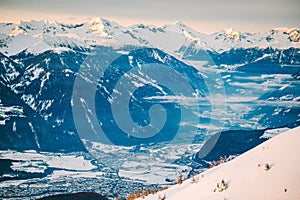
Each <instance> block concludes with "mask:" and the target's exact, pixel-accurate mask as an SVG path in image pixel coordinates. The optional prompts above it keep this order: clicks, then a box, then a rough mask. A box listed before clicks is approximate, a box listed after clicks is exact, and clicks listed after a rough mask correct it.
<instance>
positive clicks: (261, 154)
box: [145, 127, 300, 200]
mask: <svg viewBox="0 0 300 200" xmlns="http://www.w3.org/2000/svg"><path fill="white" fill-rule="evenodd" d="M299 139H300V127H297V128H294V129H291V130H288V131H286V132H284V133H281V134H280V135H278V136H275V137H274V138H272V139H270V140H268V141H266V142H264V143H262V144H260V145H259V146H257V147H255V148H254V149H252V150H250V151H248V152H246V153H244V154H242V155H241V156H239V157H237V158H235V159H234V160H232V161H229V162H226V163H223V164H221V165H219V166H217V167H213V168H212V169H209V170H207V171H205V172H203V173H201V174H199V175H197V176H195V177H194V180H192V179H189V180H186V181H184V182H183V183H182V184H181V185H175V186H173V187H171V188H170V189H168V190H165V191H161V192H159V193H157V194H155V195H149V196H148V197H147V198H145V199H159V196H160V197H164V196H165V197H166V199H168V200H178V199H298V198H299V196H300V189H299V186H300V183H299V180H300V168H299V167H298V166H299V165H300V157H299V152H300V146H299V144H298V141H299ZM222 180H224V184H222ZM192 182H193V183H192ZM218 183H219V187H218V186H217V184H218Z"/></svg>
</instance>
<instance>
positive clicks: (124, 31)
mask: <svg viewBox="0 0 300 200" xmlns="http://www.w3.org/2000/svg"><path fill="white" fill-rule="evenodd" d="M299 33H300V31H299V29H297V28H291V29H289V28H274V29H273V30H271V31H269V32H267V33H255V34H254V33H242V32H239V31H236V30H233V29H232V28H229V29H224V30H222V31H220V32H217V33H214V34H211V35H207V34H203V33H200V32H198V31H196V30H194V29H192V28H190V27H188V26H186V25H185V24H183V23H181V22H176V23H174V24H170V25H165V26H162V27H156V26H152V25H149V26H148V25H144V24H138V25H133V26H129V27H124V26H121V25H119V24H117V23H115V22H111V21H108V20H106V19H101V18H93V19H91V20H90V21H87V22H84V23H77V24H64V23H60V22H57V21H47V20H45V21H30V22H25V21H21V22H20V23H18V24H13V23H1V24H0V52H1V53H3V54H5V55H8V56H10V55H15V54H17V53H19V52H22V51H24V50H26V51H28V52H30V53H34V54H38V53H42V52H44V51H47V50H53V49H56V48H58V47H67V48H70V49H73V48H80V49H82V48H90V47H91V46H94V45H104V46H112V47H122V46H124V45H136V46H149V47H156V48H161V49H164V50H166V51H171V52H174V51H178V50H179V49H180V48H181V47H182V46H190V45H192V46H194V47H195V48H197V49H203V50H210V51H217V52H224V51H228V50H230V49H232V48H267V47H273V48H280V49H287V48H290V47H295V48H299V47H300V42H299V38H300V34H299Z"/></svg>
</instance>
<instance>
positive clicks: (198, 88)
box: [0, 47, 300, 152]
mask: <svg viewBox="0 0 300 200" xmlns="http://www.w3.org/2000/svg"><path fill="white" fill-rule="evenodd" d="M131 49H135V48H134V47H124V48H122V49H119V50H114V49H112V48H110V47H99V48H98V49H97V52H101V55H102V57H101V58H100V57H96V58H93V56H92V55H93V54H94V53H93V52H95V51H93V52H92V50H91V49H84V50H79V49H75V50H69V51H62V52H55V51H52V50H50V51H46V52H43V53H41V54H36V55H34V54H28V53H26V52H22V53H19V54H17V55H14V56H10V57H7V56H5V55H3V54H1V55H0V59H1V63H0V69H1V77H0V91H1V92H0V99H1V102H0V112H1V115H0V121H1V124H0V130H1V138H2V139H1V141H0V149H16V150H24V149H35V150H43V151H54V152H70V151H85V148H84V146H83V145H82V143H81V140H80V137H82V135H80V137H79V135H78V128H80V130H83V131H81V132H84V133H89V134H90V135H95V133H94V131H96V135H97V130H94V128H95V127H96V125H97V124H100V125H101V128H102V129H103V131H104V132H105V134H106V135H107V137H108V139H109V140H110V141H111V142H113V143H114V144H118V145H135V144H139V143H152V142H163V141H170V140H172V139H173V138H174V136H175V134H176V133H177V131H178V130H179V128H181V129H182V130H184V131H185V132H186V133H187V134H188V135H190V134H195V132H192V131H190V130H192V129H193V128H194V129H195V127H197V128H196V129H198V133H200V134H205V133H206V132H217V131H218V129H219V128H222V127H223V128H224V129H225V130H230V129H236V130H243V129H244V130H254V129H258V128H259V129H263V128H276V127H283V126H291V125H292V124H296V123H297V121H298V120H299V116H298V113H299V112H300V110H299V108H300V107H299V89H298V88H299V80H298V76H297V73H299V70H298V68H299V67H298V66H299V55H298V53H297V52H298V50H297V49H293V48H291V49H286V50H280V51H279V50H272V49H265V50H261V49H250V50H249V49H237V50H231V51H229V52H225V53H221V54H220V53H216V52H210V51H208V52H206V54H205V55H206V56H209V57H210V58H211V60H210V62H209V63H208V64H207V65H203V66H202V67H201V68H197V65H196V66H194V64H195V63H194V62H196V63H197V61H195V60H193V59H191V57H190V58H189V60H184V59H183V60H180V61H179V60H178V59H177V58H175V57H173V56H171V55H169V54H166V53H165V52H163V51H161V50H158V49H152V48H141V49H140V50H133V51H132V50H131ZM121 51H122V52H123V53H122V54H120V52H121ZM124 52H127V53H126V54H124ZM185 53H186V54H188V55H194V56H196V57H197V54H198V53H199V52H194V51H190V52H185ZM202 53H203V52H202ZM279 54H280V56H279ZM103 55H104V56H103ZM111 56H113V57H115V58H116V59H115V60H114V61H113V63H111V64H110V65H109V66H108V67H107V68H106V69H105V70H106V71H105V73H104V74H103V77H100V78H99V74H100V73H101V68H100V65H99V63H101V62H103V59H105V58H106V57H111ZM237 57H239V59H236V58H237ZM185 61H188V62H187V63H189V64H187V63H185ZM212 62H215V63H216V64H217V65H216V66H211V65H212V64H213V63H212ZM193 63H194V64H193ZM241 63H242V64H241ZM147 64H150V68H143V69H141V68H140V66H141V65H147ZM151 65H152V67H153V66H154V65H164V66H166V68H169V69H171V70H174V71H175V72H176V74H179V75H180V76H181V77H183V79H182V80H186V81H187V82H188V83H189V84H190V85H192V89H193V90H194V91H188V92H189V93H190V94H196V93H198V95H199V97H201V98H206V99H207V100H208V101H209V98H215V97H213V96H214V87H216V88H218V87H220V85H218V84H216V85H214V84H213V85H212V86H211V88H207V87H208V85H206V81H207V80H209V79H215V77H211V74H218V77H219V78H218V80H216V81H221V83H222V84H223V87H224V91H225V94H226V97H225V96H224V97H223V98H224V99H225V101H226V105H224V106H226V107H225V108H224V109H226V113H221V112H219V113H214V114H213V113H212V107H211V105H210V102H204V103H203V104H202V103H199V104H198V106H199V107H198V108H199V110H198V112H193V113H192V114H191V115H190V116H188V119H187V121H184V120H183V118H181V116H180V112H181V111H180V110H179V106H180V102H178V99H180V98H182V97H184V95H183V96H182V94H179V95H178V94H174V93H172V91H171V90H170V89H168V88H166V87H164V86H162V85H160V84H157V80H151V79H149V73H150V72H151V73H153V74H155V73H156V75H155V76H156V78H157V79H160V80H162V79H164V77H169V79H168V81H169V82H168V84H169V85H171V86H172V85H173V86H174V87H176V88H179V89H182V90H184V87H183V85H182V84H179V83H178V80H179V79H176V78H175V77H173V76H174V74H173V75H172V74H162V73H160V72H159V71H157V70H155V69H156V68H155V67H153V68H151ZM237 65H238V66H239V67H237ZM82 66H86V67H87V68H86V70H85V71H84V70H83V71H82V70H81V71H80V74H78V73H79V70H80V69H82ZM195 68H197V69H195ZM149 69H151V70H149ZM147 70H148V71H147ZM211 70H213V71H212V73H211V74H209V73H206V72H207V71H211ZM273 70H275V71H274V73H273V72H272V71H273ZM132 71H136V73H135V74H134V73H133V74H130V73H131V72H132ZM125 74H127V75H126V76H127V83H130V84H132V85H135V86H137V88H136V90H135V91H134V92H133V93H131V92H130V91H129V90H128V89H127V88H126V87H123V88H122V87H119V89H120V88H121V90H122V91H118V90H117V88H116V85H117V84H118V83H119V81H120V80H121V79H122V78H123V77H124V75H125ZM203 75H204V77H205V79H203V77H202V76H203ZM78 77H81V79H82V81H83V82H82V83H84V84H83V85H82V87H78V88H76V89H74V82H75V79H76V78H78ZM172 78H173V79H172ZM166 80H167V79H166ZM145 81H146V82H145ZM86 86H96V87H97V90H96V91H95V93H94V94H88V91H89V90H88V88H90V87H86ZM181 87H182V88H181ZM76 90H77V91H76ZM74 91H75V92H78V91H80V92H81V94H82V95H83V96H77V99H73V100H72V95H73V94H74ZM86 91H87V93H86ZM186 91H187V90H186ZM118 92H119V94H122V95H123V96H124V95H126V93H128V94H127V95H132V96H131V97H130V99H129V103H128V104H129V105H128V109H129V110H130V112H129V113H130V117H131V118H132V120H133V123H135V124H136V125H137V126H141V127H143V126H147V125H149V124H150V123H151V120H150V116H149V109H150V107H151V105H153V104H160V105H162V106H163V107H164V109H166V110H167V120H166V124H165V126H163V128H162V131H161V132H160V134H157V135H156V136H155V137H152V138H151V137H150V138H145V139H140V138H139V139H137V138H135V137H134V136H132V135H130V134H129V135H128V133H126V132H124V130H122V129H121V128H120V127H119V123H118V124H117V123H116V121H115V119H114V117H115V116H113V113H112V110H111V106H112V105H113V103H115V102H117V101H115V100H113V98H115V97H116V96H117V95H118ZM113 94H115V96H114V95H113ZM116 94H117V95H116ZM93 95H95V98H94V99H93V98H91V97H93ZM210 95H211V97H210ZM185 99H186V100H184V101H185V102H183V103H184V104H185V105H184V106H187V108H192V106H194V105H192V103H193V102H192V103H191V102H189V100H190V99H191V98H185ZM74 102H75V104H76V105H77V106H78V105H79V106H80V107H82V110H81V111H80V113H77V112H76V110H75V111H74V107H73V104H74ZM181 103H182V102H181ZM94 105H95V107H94ZM120 105H121V104H120ZM120 108H122V107H120ZM124 108H125V107H124ZM93 109H95V112H92V113H90V111H91V110H93ZM192 109H194V108H192ZM74 114H75V115H77V114H78V115H80V116H81V118H80V120H79V121H77V124H75V123H74ZM213 115H216V116H213ZM218 115H219V116H218ZM190 118H197V120H196V122H195V121H194V122H193V123H190V121H189V119H190ZM124 119H125V118H124ZM95 123H96V124H95ZM98 126H99V125H98ZM211 127H212V128H211ZM132 130H134V129H132ZM87 135H88V134H87ZM128 136H129V137H128ZM192 137H193V136H192ZM90 138H93V139H97V137H93V136H92V137H90ZM90 138H87V139H90ZM200 138H203V137H200ZM100 142H101V141H100ZM195 142H197V141H195ZM198 142H199V141H198ZM200 142H201V141H200Z"/></svg>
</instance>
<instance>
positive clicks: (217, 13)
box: [0, 0, 300, 33]
mask: <svg viewBox="0 0 300 200" xmlns="http://www.w3.org/2000/svg"><path fill="white" fill-rule="evenodd" d="M92 17H101V18H105V19H108V20H112V21H115V22H117V23H119V24H122V25H127V26H128V25H132V24H139V23H143V24H152V25H156V26H162V25H165V24H171V23H173V22H175V21H181V22H183V23H185V24H186V25H188V26H191V27H193V28H194V29H196V30H198V31H200V32H203V33H213V32H216V31H219V30H222V29H224V28H234V29H236V30H240V31H250V32H264V31H268V30H270V29H271V28H274V27H290V28H291V27H296V28H299V27H300V0H148V1H146V0H0V22H19V21H20V20H23V21H28V20H31V19H34V20H44V19H47V20H56V21H61V22H67V23H77V22H82V21H86V20H87V19H89V18H92Z"/></svg>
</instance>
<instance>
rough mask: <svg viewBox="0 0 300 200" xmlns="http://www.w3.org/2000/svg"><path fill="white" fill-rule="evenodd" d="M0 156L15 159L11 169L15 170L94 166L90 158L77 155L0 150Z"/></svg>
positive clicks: (30, 170) (86, 167)
mask: <svg viewBox="0 0 300 200" xmlns="http://www.w3.org/2000/svg"><path fill="white" fill-rule="evenodd" d="M0 156H1V159H10V160H14V161H16V162H13V169H14V170H17V171H25V172H44V170H45V169H46V168H49V167H52V168H57V169H63V170H74V171H90V170H92V169H95V168H96V166H94V165H93V164H92V163H91V160H86V159H85V158H84V157H83V156H79V155H65V154H55V153H46V152H45V153H43V152H40V153H37V152H36V151H24V152H17V151H10V150H7V151H5V150H1V151H0Z"/></svg>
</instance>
